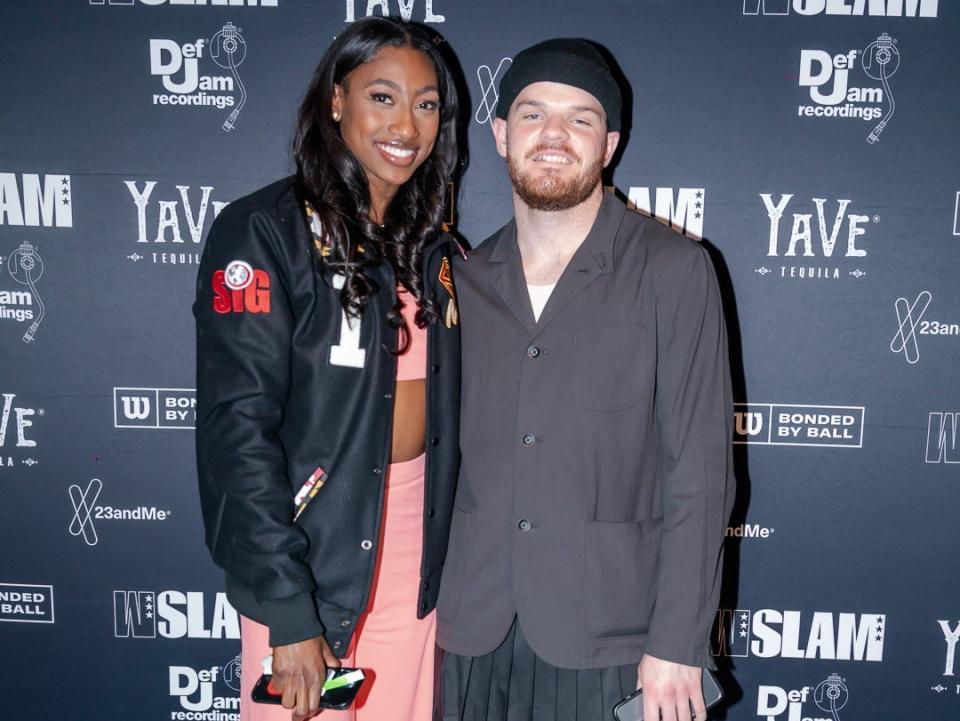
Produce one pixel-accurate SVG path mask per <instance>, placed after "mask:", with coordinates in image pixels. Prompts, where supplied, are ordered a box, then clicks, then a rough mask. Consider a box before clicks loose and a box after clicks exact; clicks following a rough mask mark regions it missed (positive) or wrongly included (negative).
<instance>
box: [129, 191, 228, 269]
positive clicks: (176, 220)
mask: <svg viewBox="0 0 960 721" xmlns="http://www.w3.org/2000/svg"><path fill="white" fill-rule="evenodd" d="M124 185H126V186H127V190H128V191H129V192H130V196H131V197H132V198H133V203H134V205H135V206H136V209H137V243H150V244H154V245H156V244H166V243H170V244H171V245H172V246H173V247H174V248H176V250H174V249H171V250H169V251H168V250H166V248H167V246H166V245H164V246H163V249H162V250H160V249H158V250H153V251H150V250H144V252H145V253H146V255H141V254H140V253H139V252H134V253H132V254H130V255H128V256H127V257H128V258H129V259H130V260H132V261H134V262H137V261H140V260H142V259H144V258H146V259H148V260H152V262H153V263H156V264H160V265H185V264H186V265H196V264H198V263H199V262H200V253H199V252H197V251H196V250H195V249H196V248H198V247H199V245H200V242H201V241H202V240H203V234H204V231H205V230H207V229H208V228H209V227H210V224H211V223H212V222H213V220H214V218H216V217H217V216H218V215H220V211H221V210H223V209H224V208H225V207H226V206H227V203H225V202H223V201H220V200H214V199H213V191H214V188H213V186H212V185H201V186H200V188H199V189H198V190H193V189H192V188H191V186H189V185H176V186H175V188H176V192H175V193H173V192H170V189H167V190H165V191H158V192H157V195H156V196H155V195H154V191H155V190H156V188H157V181H156V180H147V181H144V182H142V183H140V182H138V181H136V180H125V181H124ZM161 193H162V194H161ZM184 245H186V246H187V249H186V250H184V249H183V247H182V246H184Z"/></svg>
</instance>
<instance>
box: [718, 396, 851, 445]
mask: <svg viewBox="0 0 960 721" xmlns="http://www.w3.org/2000/svg"><path fill="white" fill-rule="evenodd" d="M863 414H864V407H863V406H808V405H795V404H778V403H734V413H733V416H734V439H733V442H734V443H738V444H746V443H750V444H760V445H770V446H827V447H830V448H862V447H863Z"/></svg>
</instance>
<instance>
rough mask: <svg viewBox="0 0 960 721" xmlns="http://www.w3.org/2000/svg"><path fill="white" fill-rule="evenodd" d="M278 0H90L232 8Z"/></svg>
mask: <svg viewBox="0 0 960 721" xmlns="http://www.w3.org/2000/svg"><path fill="white" fill-rule="evenodd" d="M277 2H278V0H90V4H91V5H126V6H128V7H129V6H131V5H137V4H140V5H151V6H154V7H156V6H158V5H168V6H169V5H192V6H194V7H201V6H207V5H212V6H214V7H217V6H220V7H224V6H226V7H231V8H242V7H249V8H258V7H259V8H275V7H277Z"/></svg>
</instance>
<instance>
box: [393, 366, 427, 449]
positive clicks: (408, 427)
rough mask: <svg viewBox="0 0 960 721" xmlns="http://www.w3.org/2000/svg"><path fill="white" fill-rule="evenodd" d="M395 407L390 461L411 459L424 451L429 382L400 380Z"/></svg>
mask: <svg viewBox="0 0 960 721" xmlns="http://www.w3.org/2000/svg"><path fill="white" fill-rule="evenodd" d="M394 396H395V400H394V406H393V440H392V444H391V447H390V448H391V450H390V462H391V463H402V462H403V461H410V460H413V459H414V458H416V457H417V456H419V455H420V454H421V453H423V451H424V447H425V443H424V438H425V435H426V431H427V382H426V381H425V380H423V379H418V380H410V381H397V386H396V391H395V393H394Z"/></svg>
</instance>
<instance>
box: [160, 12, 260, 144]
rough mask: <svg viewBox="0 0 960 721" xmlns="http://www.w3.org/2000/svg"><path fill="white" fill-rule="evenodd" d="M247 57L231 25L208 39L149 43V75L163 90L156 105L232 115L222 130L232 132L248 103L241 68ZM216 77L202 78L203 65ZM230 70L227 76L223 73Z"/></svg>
mask: <svg viewBox="0 0 960 721" xmlns="http://www.w3.org/2000/svg"><path fill="white" fill-rule="evenodd" d="M246 57H247V43H246V40H244V38H243V34H242V33H241V30H240V28H238V27H237V26H236V25H234V24H233V23H232V22H228V23H227V24H226V25H224V26H223V27H222V28H220V30H218V31H217V32H216V33H215V34H214V35H213V37H211V38H210V39H209V40H207V39H206V38H197V39H196V40H195V41H193V42H187V43H179V42H177V41H176V40H170V39H167V38H160V39H151V40H150V74H151V75H154V76H156V77H159V78H160V82H161V84H162V86H163V91H162V92H159V93H154V94H153V104H154V105H161V106H167V107H169V106H186V107H202V108H216V109H218V110H224V109H227V108H230V109H231V110H230V112H229V113H228V114H227V115H226V116H225V117H224V119H223V123H222V124H221V126H220V127H221V128H222V129H223V130H224V131H226V132H230V131H231V130H233V129H234V127H236V122H237V118H238V117H239V115H240V111H241V110H243V106H244V105H245V104H246V102H247V90H246V88H245V87H244V85H243V81H242V80H241V79H240V73H239V71H238V68H239V67H240V65H241V64H242V63H243V61H244V60H245V59H246ZM201 62H202V63H203V64H204V68H205V69H206V68H210V69H211V70H212V71H213V72H214V73H218V74H214V75H201V74H200V64H201ZM223 71H227V72H228V74H224V72H223Z"/></svg>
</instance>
